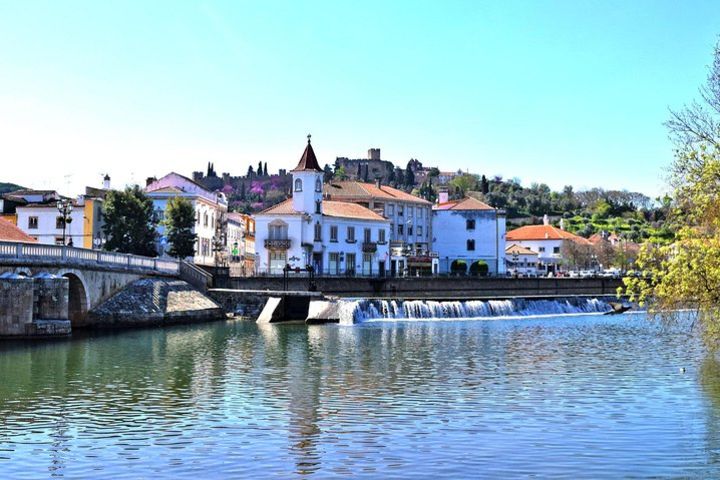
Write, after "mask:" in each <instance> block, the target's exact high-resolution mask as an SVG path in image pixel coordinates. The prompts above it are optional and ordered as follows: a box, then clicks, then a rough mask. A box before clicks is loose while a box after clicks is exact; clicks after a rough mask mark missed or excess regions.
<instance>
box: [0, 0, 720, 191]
mask: <svg viewBox="0 0 720 480" xmlns="http://www.w3.org/2000/svg"><path fill="white" fill-rule="evenodd" d="M718 18H720V2H718V1H717V0H715V1H707V2H701V1H695V2H690V1H688V2H677V1H659V0H653V1H639V0H632V1H628V0H623V1H578V0H573V1H565V2H562V1H553V2H550V1H547V2H543V1H539V0H538V1H495V2H484V1H479V0H475V1H467V2H462V1H432V2H430V1H427V2H423V1H407V2H400V1H377V2H375V1H363V2H356V1H339V0H335V1H327V2H290V1H288V2H269V1H247V2H244V1H226V2H221V1H215V2H213V1H201V2H195V1H184V2H183V1H177V0H175V1H167V2H161V1H137V2H130V1H127V2H102V1H87V2H71V1H57V0H55V1H47V2H35V1H30V0H17V1H6V0H0V158H1V159H2V162H1V165H2V170H1V173H0V181H14V182H16V183H21V184H24V185H27V186H33V187H38V188H58V189H60V190H61V191H63V192H65V193H79V192H80V190H81V189H82V188H83V187H84V186H85V185H86V184H89V185H99V184H100V174H102V173H109V174H110V175H111V176H112V177H113V183H114V186H119V185H122V184H125V183H127V182H130V181H133V180H134V181H137V182H142V181H143V179H144V178H145V177H147V176H151V175H158V176H159V175H163V174H165V173H167V172H169V171H171V170H175V171H178V172H180V173H184V174H190V172H192V171H193V170H198V169H204V167H205V165H206V163H207V162H208V161H213V162H215V166H216V170H218V171H219V172H224V171H229V172H231V173H233V174H241V173H244V172H245V171H246V170H247V167H248V165H249V164H251V163H252V164H253V165H256V164H257V162H258V161H259V160H262V161H267V162H268V164H269V169H270V170H277V169H278V168H292V167H293V166H294V164H295V163H296V162H297V160H298V158H299V156H300V154H301V153H302V150H303V148H304V143H305V135H306V134H307V133H308V132H310V133H312V135H313V145H314V146H315V151H316V153H317V154H318V157H319V159H320V161H321V162H323V163H332V162H333V161H334V159H335V157H336V156H350V157H363V156H365V155H366V151H367V149H368V148H369V147H379V148H381V149H382V153H383V158H385V159H387V160H391V161H393V162H395V163H396V164H403V165H404V164H405V163H406V162H407V161H408V159H410V158H411V157H414V158H418V159H419V160H421V161H422V162H423V163H424V164H425V165H429V166H439V167H440V168H441V169H442V170H456V169H458V168H461V169H463V170H465V169H468V170H470V171H472V172H477V173H484V174H486V175H495V174H501V175H503V176H505V177H518V178H520V179H521V180H522V182H523V183H524V184H529V183H531V182H535V181H537V182H546V183H548V184H549V185H550V186H551V187H553V188H561V187H562V186H563V185H565V184H571V185H574V186H575V187H576V188H584V187H593V186H602V187H605V188H627V189H630V190H638V191H642V192H645V193H648V194H650V195H653V196H654V195H656V194H658V193H659V192H660V191H662V189H663V185H664V182H663V172H664V171H665V170H666V167H667V165H668V164H669V163H670V161H671V160H672V145H671V144H670V142H669V141H668V139H667V132H666V130H665V128H664V127H663V125H662V122H663V121H664V120H666V118H667V109H668V107H680V106H682V105H683V104H684V103H686V102H688V101H690V100H692V99H693V98H695V97H696V96H697V88H698V87H699V86H700V85H701V84H702V82H703V81H704V79H705V75H706V68H707V67H706V66H707V65H708V64H709V63H710V61H711V59H712V47H713V44H714V43H715V41H716V39H717V35H718V34H720V24H719V23H718V22H717V20H718ZM66 175H70V176H68V177H66Z"/></svg>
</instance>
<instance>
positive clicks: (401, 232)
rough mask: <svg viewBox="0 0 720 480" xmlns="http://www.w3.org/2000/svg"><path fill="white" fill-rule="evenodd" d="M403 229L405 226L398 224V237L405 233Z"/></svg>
mask: <svg viewBox="0 0 720 480" xmlns="http://www.w3.org/2000/svg"><path fill="white" fill-rule="evenodd" d="M404 227H405V225H403V224H402V223H398V235H402V234H403V233H405V229H404Z"/></svg>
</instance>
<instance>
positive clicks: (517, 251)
mask: <svg viewBox="0 0 720 480" xmlns="http://www.w3.org/2000/svg"><path fill="white" fill-rule="evenodd" d="M505 253H506V254H509V255H535V256H537V252H533V251H532V250H530V249H529V248H527V247H523V246H522V245H518V244H516V243H513V244H512V245H510V246H509V247H507V248H506V249H505Z"/></svg>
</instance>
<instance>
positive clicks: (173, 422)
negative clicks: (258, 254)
mask: <svg viewBox="0 0 720 480" xmlns="http://www.w3.org/2000/svg"><path fill="white" fill-rule="evenodd" d="M683 369H684V370H683ZM0 379H2V381H1V383H0V478H13V479H20V478H32V479H36V478H62V477H65V478H72V479H78V478H92V479H96V478H114V479H117V478H192V479H199V478H203V479H204V478H250V477H253V478H258V477H260V478H264V477H271V476H272V477H276V478H292V477H300V476H307V477H310V478H329V477H347V476H350V475H352V476H355V477H360V478H399V477H413V478H478V477H480V478H516V477H524V476H531V475H535V476H537V477H541V478H543V477H545V478H546V477H551V478H573V479H574V478H619V477H625V476H632V477H636V478H637V477H640V478H643V477H645V478H647V477H700V478H718V477H720V365H719V364H718V363H717V362H716V361H715V360H713V359H712V357H709V356H708V355H707V354H706V352H705V351H704V350H703V348H702V345H701V342H700V341H699V340H698V338H697V336H696V335H695V334H694V333H692V332H691V331H690V329H689V324H687V323H681V324H679V325H676V326H673V327H663V326H661V325H658V324H657V323H653V322H650V321H649V320H647V319H646V318H645V316H644V315H642V314H634V315H618V316H600V315H572V316H555V317H547V316H545V317H542V318H532V317H530V318H519V319H510V320H508V319H503V320H446V321H433V320H409V321H380V322H365V323H362V324H359V325H352V326H344V325H325V326H311V327H305V326H302V325H281V326H270V325H268V326H258V325H256V324H254V323H251V322H245V321H218V322H215V323H210V324H203V325H193V326H178V327H172V328H165V329H144V330H130V331H122V332H115V333H102V334H89V335H83V336H78V335H76V336H74V337H73V338H71V339H67V340H60V341H48V342H37V341H36V342H34V343H28V342H6V343H3V344H0Z"/></svg>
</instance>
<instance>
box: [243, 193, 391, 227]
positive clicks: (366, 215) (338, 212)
mask: <svg viewBox="0 0 720 480" xmlns="http://www.w3.org/2000/svg"><path fill="white" fill-rule="evenodd" d="M322 211H323V215H324V216H326V217H337V218H354V219H357V220H376V221H381V222H386V221H387V220H385V218H384V217H382V216H380V215H378V214H377V213H375V212H373V211H372V210H370V209H369V208H365V207H363V206H362V205H358V204H357V203H351V202H334V201H331V200H323V202H322ZM256 215H302V213H301V212H298V211H295V210H294V209H293V205H292V198H289V199H287V200H285V201H284V202H281V203H278V204H277V205H274V206H272V207H270V208H268V209H265V210H263V211H262V212H260V213H257V214H256Z"/></svg>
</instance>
